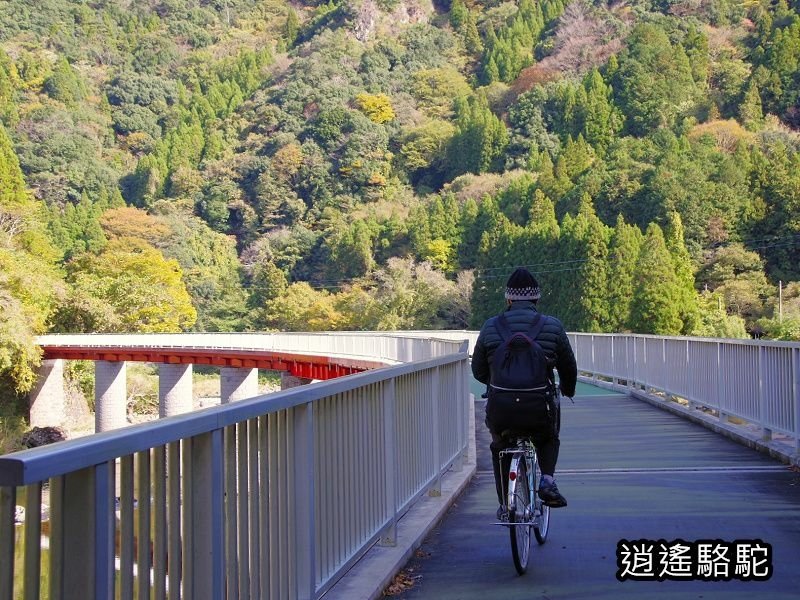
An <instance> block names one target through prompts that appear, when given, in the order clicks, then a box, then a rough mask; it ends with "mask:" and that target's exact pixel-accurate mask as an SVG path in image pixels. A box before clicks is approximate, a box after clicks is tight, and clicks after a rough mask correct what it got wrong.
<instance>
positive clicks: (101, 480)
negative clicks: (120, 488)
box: [94, 462, 114, 598]
mask: <svg viewBox="0 0 800 600" xmlns="http://www.w3.org/2000/svg"><path fill="white" fill-rule="evenodd" d="M112 464H113V463H108V462H104V463H101V464H99V465H97V466H96V467H95V468H94V480H95V485H94V510H95V515H94V547H95V553H94V582H95V583H94V590H95V596H94V597H95V598H113V597H114V507H113V506H112V502H113V498H114V469H113V468H112Z"/></svg>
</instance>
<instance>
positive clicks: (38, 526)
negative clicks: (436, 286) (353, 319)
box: [0, 334, 469, 599]
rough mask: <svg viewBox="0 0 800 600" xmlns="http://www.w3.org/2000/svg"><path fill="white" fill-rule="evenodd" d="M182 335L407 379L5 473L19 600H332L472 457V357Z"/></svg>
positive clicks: (5, 556) (0, 480)
mask: <svg viewBox="0 0 800 600" xmlns="http://www.w3.org/2000/svg"><path fill="white" fill-rule="evenodd" d="M47 337H49V336H47ZM59 337H61V338H62V339H60V342H61V343H62V344H63V343H68V341H67V340H64V339H63V337H66V336H59ZM70 337H72V338H74V340H73V341H74V342H75V344H79V345H82V346H85V345H87V344H91V343H94V344H96V345H103V346H106V345H109V343H111V342H112V341H113V340H109V339H103V338H107V337H108V336H70ZM112 337H115V338H118V336H112ZM124 337H125V338H126V339H127V341H128V342H130V343H131V344H133V345H141V344H145V345H146V344H149V343H152V344H154V345H158V346H163V345H164V344H165V340H164V339H163V338H164V336H152V337H151V336H124ZM156 337H158V338H159V339H158V340H156V339H155V338H156ZM181 337H182V338H183V341H181V340H179V339H178V338H177V336H176V337H174V338H173V339H172V341H173V342H175V343H176V344H179V345H185V344H191V345H200V344H202V345H207V344H208V345H211V346H210V347H214V346H213V344H217V347H219V346H223V347H238V348H254V347H265V346H267V345H269V344H272V346H271V347H273V348H277V347H278V346H277V345H278V344H280V345H284V346H285V347H283V348H281V349H283V350H291V351H302V350H305V351H308V352H332V353H336V354H341V355H352V356H353V357H362V358H364V357H368V358H370V359H372V360H374V359H375V358H380V359H382V360H385V361H386V362H387V363H394V364H392V365H391V366H387V367H384V368H379V369H376V370H373V371H368V372H364V373H361V374H357V375H352V376H349V377H343V378H340V379H334V380H330V381H326V382H322V383H316V384H312V385H307V386H303V387H299V388H294V389H291V390H287V391H283V392H278V393H274V394H269V395H265V396H259V397H255V398H251V399H248V400H242V401H238V402H235V403H231V404H227V405H223V406H218V407H212V408H208V409H204V410H200V411H196V412H194V413H190V414H187V415H180V416H175V417H170V418H165V419H161V420H159V421H156V422H153V423H146V424H142V425H137V426H132V427H127V428H123V429H119V430H115V431H110V432H107V433H102V434H97V435H94V436H89V437H86V438H79V439H76V440H71V441H68V442H62V443H59V444H54V445H51V446H45V447H42V448H37V449H33V450H28V451H24V452H18V453H14V454H10V455H6V456H4V457H0V598H1V599H6V598H17V597H24V598H39V597H40V596H41V597H49V598H81V599H83V598H86V597H94V598H114V597H119V598H133V597H139V598H142V597H150V595H151V594H152V596H153V597H155V598H212V599H218V598H223V597H226V596H227V597H228V598H234V597H253V598H318V597H320V596H321V595H322V594H324V593H325V592H326V591H327V590H328V589H329V588H330V587H331V586H332V585H333V584H334V583H335V582H336V581H337V580H338V579H339V578H340V577H341V576H342V575H343V574H344V573H345V572H346V571H347V569H348V568H349V567H350V566H351V565H352V564H353V563H354V562H355V561H357V560H358V559H359V558H360V557H361V556H362V555H363V554H364V553H365V552H366V551H367V550H368V549H369V548H370V547H371V546H373V545H374V544H375V543H379V542H380V543H386V544H392V543H394V537H395V535H396V527H397V521H398V519H400V517H401V516H402V515H403V514H404V513H405V512H406V511H407V510H408V508H409V507H410V506H411V505H412V504H413V503H414V501H415V500H416V499H418V498H419V497H420V496H421V495H424V494H433V495H435V494H437V493H439V491H440V481H441V477H442V475H443V473H444V472H446V471H447V470H448V469H450V468H458V466H459V465H460V463H461V461H462V459H463V458H464V456H465V454H466V452H467V445H468V439H469V436H468V406H467V402H466V399H467V398H468V395H469V391H468V385H467V382H468V379H467V377H468V372H469V366H468V354H467V344H466V343H465V342H463V341H462V342H458V341H455V342H453V341H442V340H437V339H434V338H433V336H428V339H413V338H409V337H404V336H401V335H389V334H380V338H379V339H376V338H377V337H378V336H376V334H360V335H359V334H346V335H341V334H335V335H311V334H309V335H287V336H258V335H252V336H248V335H246V334H245V335H243V336H242V337H241V338H240V337H239V335H238V334H237V335H224V336H223V335H220V336H216V335H212V334H198V335H191V336H181ZM187 337H188V338H190V339H186V338H187ZM87 338H88V339H87ZM142 338H144V339H142ZM116 342H117V343H120V340H119V339H117V340H116ZM406 361H411V362H406ZM48 500H49V501H48ZM45 502H47V504H48V505H49V514H48V515H46V516H44V517H42V518H40V517H39V515H40V514H41V513H42V507H43V503H45ZM20 503H21V504H23V505H24V508H25V511H26V512H25V514H26V517H25V520H24V521H25V527H24V534H23V533H20V528H16V527H15V524H14V520H15V515H14V512H15V506H16V505H17V504H20ZM18 538H19V539H18ZM16 544H20V545H21V546H23V547H24V552H23V553H22V555H21V556H18V557H16V558H15V545H16Z"/></svg>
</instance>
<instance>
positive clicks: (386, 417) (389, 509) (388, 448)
mask: <svg viewBox="0 0 800 600" xmlns="http://www.w3.org/2000/svg"><path fill="white" fill-rule="evenodd" d="M395 414H396V405H395V379H394V378H392V379H390V380H389V381H386V382H384V385H383V444H384V446H383V447H384V454H385V460H386V463H385V465H384V466H385V468H384V469H383V477H384V481H383V485H384V487H385V489H386V507H385V509H384V510H385V511H386V516H387V517H388V519H389V526H388V527H387V528H386V530H385V531H384V532H383V534H382V535H381V545H382V546H394V545H396V544H397V436H396V435H395Z"/></svg>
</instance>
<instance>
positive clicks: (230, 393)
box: [219, 367, 258, 404]
mask: <svg viewBox="0 0 800 600" xmlns="http://www.w3.org/2000/svg"><path fill="white" fill-rule="evenodd" d="M219 388H220V402H221V403H222V404H228V403H229V402H236V401H237V400H244V399H245V398H252V397H253V396H257V395H258V369H244V368H237V367H222V368H221V369H220V370H219Z"/></svg>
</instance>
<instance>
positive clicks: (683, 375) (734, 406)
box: [407, 331, 800, 453]
mask: <svg viewBox="0 0 800 600" xmlns="http://www.w3.org/2000/svg"><path fill="white" fill-rule="evenodd" d="M407 333H409V334H411V335H420V336H422V335H431V334H432V333H433V332H430V331H428V332H423V331H419V332H407ZM436 335H437V336H440V337H444V338H449V339H467V340H468V341H469V344H470V354H471V353H472V348H473V346H474V345H475V341H476V340H477V339H478V334H477V332H474V331H440V332H436ZM568 335H569V338H570V343H571V344H572V348H573V350H574V352H575V358H576V359H577V362H578V369H579V371H580V372H581V373H583V374H584V375H585V376H588V377H589V378H593V379H598V378H605V379H607V380H608V381H609V383H610V384H611V385H612V386H613V387H614V388H616V389H618V390H620V391H623V392H626V391H627V392H629V391H631V390H636V389H639V390H642V391H648V392H657V393H660V394H661V395H662V396H663V397H665V398H669V397H676V398H678V399H680V400H683V401H685V403H686V405H687V407H688V408H690V409H699V410H700V411H704V412H706V413H710V414H711V415H713V416H716V417H717V418H718V419H719V420H720V422H728V421H730V420H731V418H734V419H738V420H740V421H743V422H744V423H745V424H750V425H752V426H754V427H757V428H758V429H759V430H760V436H761V438H762V440H763V441H769V440H770V439H772V438H773V436H775V435H776V434H778V435H780V436H783V437H784V438H785V443H786V444H787V445H788V446H790V447H791V448H792V449H793V450H794V452H796V453H797V452H800V343H797V342H770V341H761V340H739V339H718V338H692V337H662V336H650V335H639V334H612V333H595V334H593V333H570V334H568ZM782 441H783V440H782Z"/></svg>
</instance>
